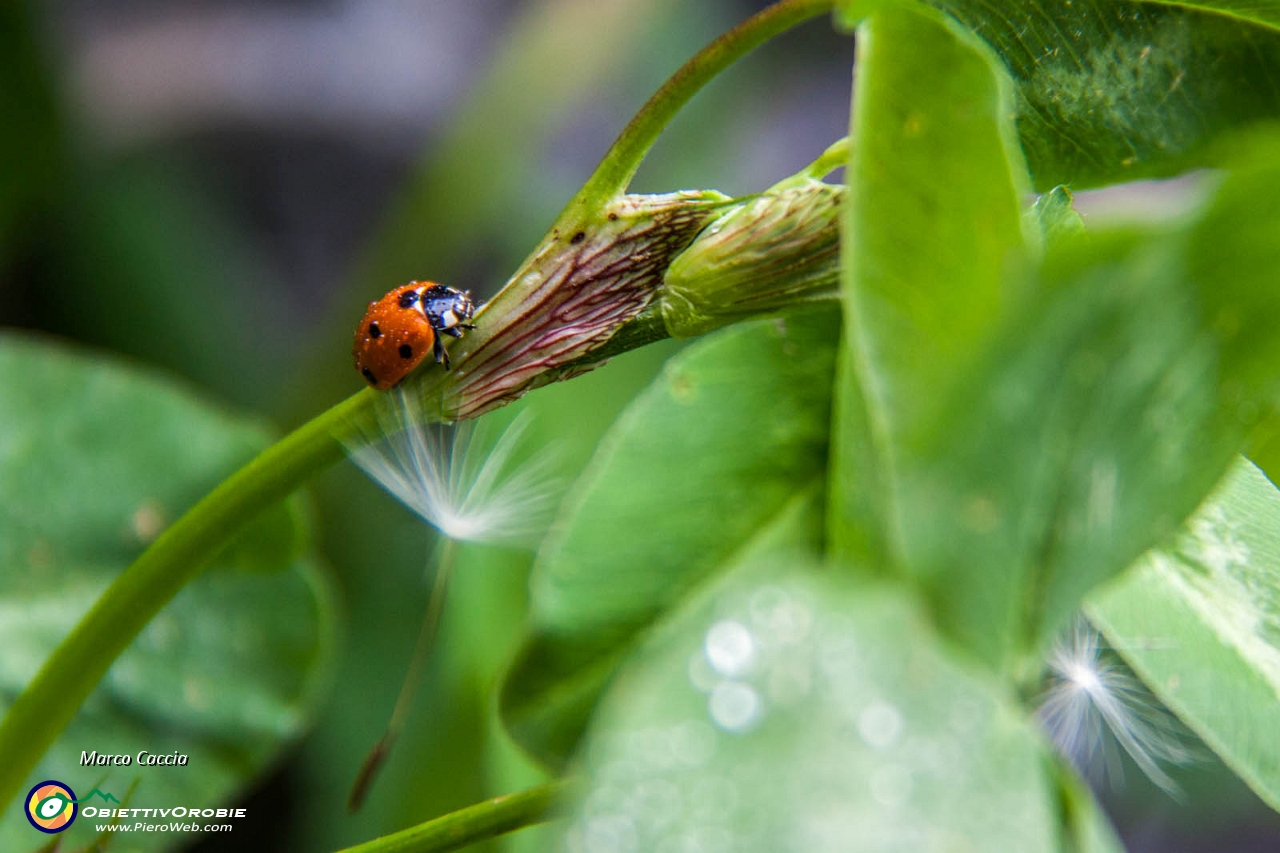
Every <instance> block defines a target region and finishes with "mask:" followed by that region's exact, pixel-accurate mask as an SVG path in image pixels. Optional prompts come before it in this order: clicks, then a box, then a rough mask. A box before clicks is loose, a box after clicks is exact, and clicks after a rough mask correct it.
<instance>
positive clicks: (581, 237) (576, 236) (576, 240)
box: [569, 231, 587, 246]
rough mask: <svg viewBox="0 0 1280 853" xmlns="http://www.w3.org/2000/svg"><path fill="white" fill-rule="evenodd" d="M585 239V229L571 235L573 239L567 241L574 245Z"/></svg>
mask: <svg viewBox="0 0 1280 853" xmlns="http://www.w3.org/2000/svg"><path fill="white" fill-rule="evenodd" d="M585 239H587V233H586V232H585V231H579V232H578V233H577V234H574V235H573V239H571V240H570V241H569V242H570V243H573V244H574V245H575V246H576V245H578V244H579V243H581V242H582V241H583V240H585Z"/></svg>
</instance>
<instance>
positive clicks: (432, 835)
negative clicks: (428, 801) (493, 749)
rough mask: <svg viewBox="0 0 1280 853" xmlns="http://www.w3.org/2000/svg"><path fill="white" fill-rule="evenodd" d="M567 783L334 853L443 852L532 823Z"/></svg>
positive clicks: (548, 814) (545, 816) (542, 817)
mask: <svg viewBox="0 0 1280 853" xmlns="http://www.w3.org/2000/svg"><path fill="white" fill-rule="evenodd" d="M570 784H571V782H567V781H564V780H557V781H554V782H547V783H546V784H543V785H539V786H538V787H536V788H530V789H529V790H527V791H521V792H520V793H518V794H508V795H507V796H505V797H495V798H494V799H492V800H485V801H484V802H483V803H477V804H476V805H474V806H468V807H467V808H465V809H460V810H459V811H456V812H452V813H450V814H447V815H444V816H442V817H438V818H436V819H435V820H429V821H427V822H426V823H420V824H418V825H417V826H414V827H410V828H409V829H405V830H402V831H400V832H397V833H394V834H392V835H384V836H383V837H381V838H375V839H374V840H373V841H366V842H365V843H363V844H357V845H356V846H355V847H347V848H345V849H343V850H340V851H338V853H444V851H447V850H460V849H462V848H463V847H466V846H468V845H471V844H475V843H476V842H478V841H484V840H485V839H487V838H494V837H496V836H499V835H503V834H504V833H507V832H511V831H513V830H516V829H522V828H524V827H526V826H532V825H534V824H536V823H543V822H545V821H548V820H551V819H552V817H554V815H553V814H552V811H553V809H554V807H555V805H556V803H557V801H559V800H560V799H561V798H562V797H563V795H564V793H565V790H566V789H567V788H568V787H569V785H570Z"/></svg>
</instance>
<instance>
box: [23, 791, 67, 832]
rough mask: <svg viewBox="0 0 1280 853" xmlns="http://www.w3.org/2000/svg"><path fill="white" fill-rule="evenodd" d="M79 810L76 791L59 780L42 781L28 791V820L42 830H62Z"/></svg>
mask: <svg viewBox="0 0 1280 853" xmlns="http://www.w3.org/2000/svg"><path fill="white" fill-rule="evenodd" d="M79 812H80V808H79V806H77V805H76V795H75V792H74V791H72V790H71V789H70V788H68V787H67V786H66V785H64V784H62V783H61V782H58V781H57V780H54V779H50V780H48V781H47V782H41V783H40V784H39V785H36V786H35V787H34V788H32V789H31V790H30V791H28V792H27V820H29V821H31V825H32V826H34V827H35V828H36V829H38V830H40V831H41V832H48V833H54V832H62V830H64V829H66V828H67V827H69V826H71V824H72V823H74V822H75V819H76V815H77V814H79Z"/></svg>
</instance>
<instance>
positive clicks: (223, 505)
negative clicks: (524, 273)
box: [0, 0, 833, 849]
mask: <svg viewBox="0 0 1280 853" xmlns="http://www.w3.org/2000/svg"><path fill="white" fill-rule="evenodd" d="M832 3H833V0H781V2H779V3H776V4H774V5H773V6H770V7H769V8H767V9H765V10H764V11H762V12H760V13H758V14H757V15H755V16H753V17H751V18H749V19H748V20H746V21H744V22H743V23H742V24H741V25H740V26H738V27H735V28H734V29H733V30H730V31H729V32H728V33H726V34H725V35H723V36H721V37H720V38H719V39H717V40H716V41H714V42H712V43H711V44H710V45H708V46H707V47H706V48H704V49H703V50H702V51H700V52H699V53H698V54H697V55H696V56H695V57H694V58H693V59H691V60H690V61H689V62H687V63H686V64H685V65H684V66H683V67H682V68H681V69H680V70H679V71H677V72H676V73H675V75H673V76H672V77H671V79H669V80H668V81H667V82H666V83H665V84H664V85H663V86H662V88H661V89H659V90H658V91H657V93H655V94H654V96H653V97H652V98H650V99H649V101H648V102H647V103H646V104H645V105H644V107H642V108H641V110H640V112H639V113H638V114H637V115H636V117H635V118H634V119H632V120H631V123H630V124H628V125H627V127H626V129H624V130H623V132H622V134H621V135H620V136H619V137H618V140H617V142H615V143H614V145H613V147H612V148H610V149H609V152H608V153H607V154H606V155H605V158H604V160H603V161H602V162H601V163H600V165H599V166H598V167H597V168H596V171H595V174H593V175H592V177H591V179H590V180H588V181H587V183H586V184H585V185H584V186H583V187H582V189H581V190H580V191H579V192H578V193H577V195H576V196H575V197H574V200H573V201H572V202H570V204H569V206H568V207H567V208H566V210H565V213H564V214H562V215H561V219H562V220H563V219H564V218H565V217H566V216H571V217H575V218H587V217H589V216H590V215H591V214H592V213H594V214H596V215H601V216H602V215H603V214H602V211H603V208H604V206H605V205H606V204H608V203H609V202H610V201H612V200H613V199H614V198H615V197H616V196H617V195H618V194H619V193H621V192H623V191H624V190H625V189H626V185H627V183H628V182H629V181H630V180H631V177H632V176H633V175H634V174H635V171H636V168H637V167H638V166H639V164H640V161H641V159H643V157H644V155H645V153H646V152H647V151H648V149H649V147H650V146H651V145H652V144H653V142H654V140H656V139H657V137H658V134H659V133H660V132H661V131H662V128H663V127H665V126H666V124H667V122H669V121H670V120H671V118H672V117H673V116H674V115H675V114H676V112H677V111H678V110H679V109H680V108H681V107H682V106H683V105H684V104H685V103H686V102H687V101H688V100H689V98H691V97H692V96H693V95H694V94H695V93H696V92H697V91H698V90H699V89H700V88H702V86H703V85H705V84H706V83H707V82H708V81H710V80H711V79H712V78H713V77H714V76H715V75H716V74H718V73H719V72H720V71H722V70H724V69H725V68H726V67H727V66H728V65H730V64H731V63H732V62H734V61H735V60H737V59H739V58H740V57H742V56H743V55H744V54H746V53H748V52H750V51H751V50H752V49H754V48H755V47H757V46H758V45H760V44H761V43H763V42H764V41H766V40H768V39H769V38H772V37H773V36H775V35H777V34H779V33H781V32H783V31H785V30H787V29H789V28H790V27H793V26H795V25H796V24H799V23H802V22H803V21H806V20H808V19H809V18H812V17H815V16H817V15H818V14H821V13H822V12H824V11H826V10H828V9H830V8H831V6H832ZM499 296H501V294H499ZM497 301H499V300H495V302H497ZM495 325H501V324H495ZM479 334H481V335H482V334H483V333H482V332H481V333H479ZM473 337H474V336H473ZM477 340H478V339H477ZM645 342H647V339H644V338H643V337H642V338H638V339H636V340H635V341H631V340H628V344H629V345H636V346H638V345H640V344H641V343H645ZM593 355H594V354H593ZM437 373H438V374H439V376H437V377H435V378H434V379H433V380H428V381H435V382H438V383H440V384H441V385H442V386H443V385H444V384H445V383H446V382H447V381H448V380H447V377H446V375H445V374H443V372H442V371H437ZM455 373H456V371H455ZM374 399H375V396H374V393H373V392H370V391H367V390H366V391H363V392H361V393H359V394H356V395H355V396H353V397H350V398H348V399H347V400H345V401H343V402H341V403H339V404H338V405H336V406H334V407H333V408H331V409H329V410H328V411H326V412H324V413H323V414H321V415H319V416H317V417H316V418H315V419H313V420H312V421H310V422H308V423H306V424H304V425H303V426H301V427H299V428H298V429H297V430H295V431H294V432H293V433H291V434H289V435H288V436H286V437H285V438H283V439H282V440H280V441H279V442H277V443H276V444H274V445H272V446H271V447H269V448H267V449H266V450H264V451H263V452H262V453H261V454H259V455H258V456H257V457H256V458H255V459H254V460H253V461H251V462H250V463H249V464H248V465H246V466H245V467H244V468H242V469H241V470H240V471H238V472H237V473H235V474H234V475H232V476H231V477H230V478H229V479H227V480H226V481H224V482H223V483H222V484H221V485H219V486H218V487H217V488H216V489H214V491H213V492H211V493H210V494H209V495H207V496H206V497H205V498H204V499H203V500H201V501H200V502H199V503H198V504H196V505H195V506H194V507H193V508H192V509H191V510H189V511H188V512H187V513H186V514H184V515H183V516H182V517H181V518H179V519H178V520H177V521H176V522H174V524H173V525H172V526H171V527H169V529H168V530H166V531H165V532H164V533H163V534H162V535H161V536H160V537H159V538H158V539H156V541H155V542H154V543H152V545H151V546H150V547H149V548H148V549H147V550H146V551H144V552H143V554H142V556H140V557H139V558H138V559H137V560H136V561H135V562H134V563H133V564H132V565H131V566H129V567H128V568H127V569H126V570H125V571H124V572H122V573H121V574H120V576H119V577H118V578H116V580H115V581H114V582H113V583H112V584H111V586H110V587H108V589H107V590H106V592H104V593H103V594H102V597H101V598H100V599H98V601H97V602H96V603H95V604H94V606H93V607H92V608H91V609H90V610H89V612H88V613H86V614H85V615H84V617H83V618H82V619H81V620H80V622H79V623H78V624H77V625H76V627H75V628H74V629H73V630H72V632H71V634H69V635H68V636H67V637H66V639H64V640H63V641H62V643H60V644H59V645H58V647H57V648H56V649H54V651H53V653H52V654H51V655H50V656H49V658H48V659H47V660H46V661H45V662H44V665H43V666H42V667H41V668H40V671H39V672H38V673H37V674H36V676H35V678H34V679H33V680H32V681H31V683H30V684H28V685H27V687H26V689H25V690H24V691H23V692H22V693H21V694H20V695H19V696H18V698H17V699H16V700H15V701H14V703H13V706H12V707H11V708H10V709H9V712H8V714H7V715H6V716H5V718H4V721H3V722H0V756H2V757H3V761H0V806H6V805H7V804H8V803H9V802H10V801H11V800H12V799H13V797H14V795H15V794H16V793H17V792H18V790H19V788H20V786H21V785H22V782H23V780H24V779H25V778H26V776H27V774H28V773H29V772H30V771H31V769H32V768H33V767H34V766H35V764H36V762H37V761H39V759H40V756H41V755H43V754H44V752H45V750H47V749H48V748H49V746H50V745H51V744H52V743H53V741H54V739H55V738H56V737H57V736H58V733H59V732H61V731H62V729H63V728H65V727H66V725H67V724H68V723H70V722H71V719H72V718H73V717H74V716H75V713H76V711H77V709H79V707H80V705H81V703H83V702H84V700H85V698H86V697H88V695H89V693H90V692H91V691H92V690H93V688H94V686H95V685H96V684H97V683H98V682H99V681H100V680H101V679H102V677H103V676H104V675H105V674H106V672H107V670H108V668H110V666H111V664H112V662H113V661H114V660H115V659H116V657H117V656H119V654H120V653H121V652H122V651H124V649H125V648H126V647H127V646H128V645H129V643H130V642H132V641H133V639H134V637H136V636H137V634H138V632H139V631H141V630H142V628H143V627H144V626H145V625H146V624H147V623H148V622H149V621H150V620H151V619H152V617H154V616H155V615H156V613H158V612H159V611H160V609H161V608H163V607H164V606H165V604H167V603H168V602H169V601H170V600H171V599H172V598H173V596H174V595H176V594H177V593H178V591H179V590H181V589H182V587H183V586H185V585H186V584H187V583H189V582H190V581H191V580H193V579H194V578H195V577H196V576H197V575H199V574H200V571H201V570H202V569H203V568H204V567H205V565H206V564H207V563H208V562H209V560H210V559H211V558H212V557H213V556H214V555H216V554H217V553H218V552H219V551H220V550H221V549H222V548H224V547H225V546H226V545H227V544H228V543H229V542H230V541H231V539H232V538H233V537H234V536H235V535H236V534H237V533H239V532H240V531H241V530H242V529H243V528H244V527H245V526H246V525H248V524H249V522H251V521H252V520H253V519H254V518H255V517H256V516H257V515H258V513H260V512H261V511H262V510H264V509H266V508H267V507H269V506H270V505H271V504H273V503H275V502H276V501H279V500H282V499H284V498H285V497H287V496H288V495H289V494H290V493H292V492H293V491H294V490H296V489H297V488H298V487H299V486H301V485H302V484H303V483H304V482H305V481H306V480H307V479H308V478H309V477H311V476H312V475H314V474H316V473H318V472H320V471H322V470H324V469H325V468H327V467H328V466H330V465H332V464H334V463H336V462H337V461H339V460H340V459H341V458H342V456H343V449H342V447H341V444H340V441H339V439H341V438H342V437H344V436H346V435H349V434H351V432H352V430H353V429H354V428H355V425H356V424H358V423H360V422H361V421H363V420H364V419H366V418H367V417H368V416H369V415H370V413H371V411H372V408H373V402H374ZM388 849H401V848H388ZM404 849H410V848H404ZM413 849H416V848H413ZM422 849H445V848H422Z"/></svg>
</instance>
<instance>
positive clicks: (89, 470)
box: [0, 335, 334, 850]
mask: <svg viewBox="0 0 1280 853" xmlns="http://www.w3.org/2000/svg"><path fill="white" fill-rule="evenodd" d="M0 413H3V414H2V415H0V612H2V613H3V617H2V618H0V650H2V651H0V697H2V698H0V704H3V706H5V707H7V705H8V703H9V702H10V701H12V699H13V697H14V696H15V695H16V694H17V692H18V691H19V690H20V689H21V688H22V686H23V685H24V684H25V683H26V682H27V681H29V680H30V679H31V677H32V676H33V675H34V674H35V672H36V670H37V668H38V667H39V666H40V664H41V663H42V661H43V660H44V658H45V657H46V656H47V655H48V653H49V652H50V651H51V650H52V649H53V647H54V646H55V645H56V644H57V643H58V642H59V641H60V640H62V638H63V637H64V636H65V635H66V634H67V633H68V632H69V631H70V630H71V629H72V627H74V626H75V624H76V623H77V621H78V620H79V618H80V617H81V616H82V615H83V614H84V612H85V611H86V610H87V609H88V608H89V607H90V606H91V605H92V604H93V603H94V601H95V600H96V599H97V597H98V595H99V594H100V593H101V592H102V591H103V590H104V589H105V588H106V586H107V584H108V583H109V582H110V581H111V580H112V579H113V578H114V577H115V576H116V575H117V574H118V573H119V572H120V571H121V570H122V569H123V568H124V567H125V566H126V565H128V564H129V562H130V561H131V560H132V559H133V558H134V557H135V556H136V555H137V554H138V553H139V552H140V551H141V550H142V548H143V547H144V546H145V545H146V544H147V543H149V542H150V541H152V540H153V539H155V537H156V536H157V535H159V533H160V532H161V531H162V530H163V528H164V526H165V525H166V524H167V523H168V522H169V521H171V520H172V519H173V518H175V517H177V515H178V514H180V513H181V512H182V511H183V510H184V509H186V507H188V506H189V505H190V504H191V503H192V502H193V501H194V500H196V499H197V498H198V497H199V496H200V495H202V494H204V493H205V492H207V491H208V490H209V489H210V488H211V487H212V486H214V485H215V484H217V482H218V481H220V480H221V479H222V478H223V477H224V476H226V475H227V474H228V473H230V472H231V471H233V470H235V469H236V468H237V467H239V466H240V465H241V464H242V463H243V462H245V461H246V460H247V459H248V458H249V457H251V456H252V455H253V454H254V453H255V452H256V451H258V450H259V449H260V448H262V447H263V446H264V445H265V444H266V443H267V442H268V440H269V435H268V434H267V432H266V431H265V430H263V429H262V428H261V426H259V425H257V424H253V423H247V422H245V421H244V420H241V419H237V418H233V417H231V416H230V415H229V414H227V413H225V412H222V411H219V410H217V409H216V408H214V407H211V406H209V405H207V404H205V403H203V402H201V401H199V400H197V399H195V398H194V397H193V396H192V395H191V394H190V393H188V392H186V391H182V390H178V389H175V388H173V387H172V386H170V385H169V384H168V383H166V382H164V381H162V380H159V379H158V378H156V377H154V376H151V375H146V374H143V373H140V372H139V371H137V370H134V369H129V368H127V367H125V366H123V365H121V364H118V363H110V362H104V361H103V360H102V359H101V358H97V357H90V356H87V355H84V354H81V353H75V352H72V351H69V350H67V349H66V348H64V347H61V346H58V345H54V344H52V343H51V342H46V341H40V340H38V339H34V338H30V337H25V336H18V335H8V336H5V337H3V338H0ZM294 509H295V513H296V511H297V510H298V509H299V508H298V507H296V506H295V508H294ZM299 522H300V519H299V517H298V516H297V515H296V514H290V513H287V512H281V513H279V514H276V515H274V516H268V517H267V520H266V521H264V522H263V523H261V524H260V525H259V526H258V527H257V528H255V529H254V530H253V533H252V535H250V536H248V537H246V538H245V539H242V540H241V541H240V542H239V543H238V544H237V545H236V546H233V548H232V549H231V550H230V551H229V552H228V553H227V554H226V555H224V559H223V561H221V562H219V563H216V564H215V568H216V569H222V570H221V571H213V572H209V573H206V574H205V575H203V576H202V577H201V578H200V579H199V580H197V581H196V582H195V583H193V584H192V585H191V586H190V587H188V588H187V589H186V590H184V591H183V592H182V593H181V594H180V595H179V596H178V597H177V598H176V599H174V601H173V603H172V604H170V605H169V607H167V608H166V609H165V610H164V611H162V612H161V614H160V615H159V616H158V617H157V618H156V619H155V620H154V621H153V622H152V623H151V624H150V625H149V626H148V628H147V630H146V631H145V632H144V633H143V634H142V635H141V636H140V637H139V638H138V639H137V640H136V641H135V642H134V643H133V645H132V646H130V647H129V649H128V651H126V652H125V654H123V655H122V656H121V657H120V658H119V659H118V660H117V661H116V663H115V664H114V665H113V666H112V668H111V670H110V672H109V673H108V675H107V677H106V679H105V680H104V681H103V682H102V684H101V685H99V687H98V689H97V690H96V691H95V692H94V693H93V694H92V695H91V696H90V698H89V699H88V700H87V701H86V703H85V705H84V707H83V708H82V709H81V712H80V714H79V715H78V716H77V717H76V719H75V720H74V722H73V723H72V724H71V725H70V726H69V727H68V728H67V729H66V730H65V731H64V733H63V734H62V736H61V737H60V738H59V739H58V741H57V742H56V743H55V745H54V746H53V747H52V749H51V750H50V751H49V752H48V753H47V754H46V755H45V757H44V759H43V760H42V761H41V762H40V764H39V766H38V767H37V769H36V770H35V771H33V773H32V775H31V778H30V780H29V784H34V783H35V782H38V781H40V780H43V779H50V778H53V779H59V780H62V781H64V782H66V783H68V784H70V785H71V786H72V788H73V789H74V790H76V791H77V793H81V792H82V790H83V792H84V793H87V792H88V790H90V789H92V788H93V787H95V786H97V787H100V788H102V789H103V790H104V791H108V792H114V793H115V794H116V795H117V796H120V795H122V794H123V793H124V791H125V789H126V788H127V787H128V786H129V784H130V783H131V782H132V781H133V780H134V779H135V778H136V779H139V780H140V785H139V787H138V790H137V796H136V800H137V802H136V803H135V805H140V806H146V807H151V806H162V807H167V806H173V805H183V806H188V807H190V806H194V805H200V806H201V807H204V806H210V807H211V806H214V805H216V804H218V803H220V802H223V801H225V800H227V799H228V798H230V797H231V796H232V795H233V794H234V793H235V792H236V791H237V790H239V789H241V788H242V787H243V786H244V785H245V784H246V783H247V782H248V781H249V780H251V779H252V778H253V777H255V776H256V775H257V774H259V773H260V772H261V771H262V770H263V769H264V767H265V765H266V764H267V762H268V761H270V759H271V758H272V757H273V756H274V755H275V754H276V752H277V751H278V750H279V748H280V746H281V745H282V744H283V743H284V742H285V741H286V740H288V739H290V738H292V737H295V736H297V735H298V734H300V733H301V731H302V730H303V728H304V726H305V725H306V723H307V720H308V717H309V715H310V713H311V710H312V706H313V705H314V702H315V700H316V699H317V698H318V692H319V689H320V687H321V686H322V683H323V681H324V679H325V677H326V675H327V668H328V663H329V658H330V655H331V651H332V648H331V647H332V644H333V629H334V625H333V618H334V615H333V610H332V602H331V600H330V594H331V593H330V590H329V589H328V587H327V581H326V580H325V577H324V575H323V573H322V572H321V571H320V570H319V568H318V567H317V565H316V564H315V562H314V559H312V558H295V557H296V555H297V553H298V550H299V549H298V546H297V542H298V539H299V537H300V536H303V535H305V531H303V530H299V529H298V525H299ZM228 560H229V561H230V562H229V563H228V562H227V561H228ZM95 750H96V751H97V752H98V753H99V754H128V755H130V756H136V755H137V753H138V752H139V751H140V750H146V751H148V752H150V753H153V754H165V753H172V752H180V753H183V754H186V755H188V756H190V761H189V764H188V765H187V766H184V767H138V766H137V765H136V764H135V765H133V766H130V767H127V768H124V767H113V768H104V767H82V766H80V756H81V752H92V751H95ZM104 773H105V774H106V778H105V780H104V779H103V775H104ZM21 808H22V807H21V803H17V802H15V803H14V804H12V805H11V806H10V808H9V810H8V811H7V812H6V813H5V816H4V819H3V821H2V822H0V849H4V850H28V849H31V848H33V847H36V846H38V845H39V844H41V843H43V839H41V838H37V837H35V836H36V835H37V834H36V833H34V832H33V831H32V829H31V827H30V826H29V825H28V824H27V822H26V820H25V818H23V816H22V814H21ZM93 836H94V832H93V820H92V819H81V820H78V821H77V823H76V825H75V826H74V827H72V829H70V830H68V832H67V833H66V834H65V835H64V836H61V837H62V838H64V843H68V844H84V843H87V841H88V840H89V839H91V838H93ZM131 840H132V842H133V847H131V849H136V850H158V849H162V848H167V847H170V846H172V845H174V844H175V843H182V840H183V839H181V838H175V837H173V836H171V835H166V834H163V833H153V834H146V835H139V836H137V837H136V838H133V839H131Z"/></svg>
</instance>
